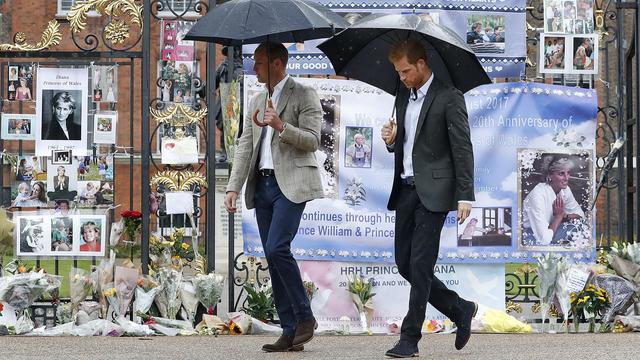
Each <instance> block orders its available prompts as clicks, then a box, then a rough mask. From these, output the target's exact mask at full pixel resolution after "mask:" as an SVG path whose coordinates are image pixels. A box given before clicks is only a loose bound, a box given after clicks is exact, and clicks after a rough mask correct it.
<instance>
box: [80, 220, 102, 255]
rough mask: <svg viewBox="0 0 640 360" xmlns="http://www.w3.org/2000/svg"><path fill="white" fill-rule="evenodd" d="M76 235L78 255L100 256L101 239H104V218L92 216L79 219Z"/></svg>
mask: <svg viewBox="0 0 640 360" xmlns="http://www.w3.org/2000/svg"><path fill="white" fill-rule="evenodd" d="M79 224H80V228H79V229H78V234H79V238H80V248H79V249H80V254H81V255H85V254H86V255H88V256H90V255H95V254H97V253H99V254H102V250H103V249H102V239H104V238H105V229H104V224H105V217H104V216H102V217H99V216H97V217H96V216H92V217H87V218H80V221H79Z"/></svg>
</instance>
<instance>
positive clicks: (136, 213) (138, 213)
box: [131, 211, 142, 218]
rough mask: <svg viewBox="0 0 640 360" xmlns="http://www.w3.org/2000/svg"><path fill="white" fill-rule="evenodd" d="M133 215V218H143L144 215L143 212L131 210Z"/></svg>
mask: <svg viewBox="0 0 640 360" xmlns="http://www.w3.org/2000/svg"><path fill="white" fill-rule="evenodd" d="M131 217H132V218H141V217H142V213H141V212H140V211H132V212H131Z"/></svg>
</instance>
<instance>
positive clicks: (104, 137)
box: [93, 112, 118, 144]
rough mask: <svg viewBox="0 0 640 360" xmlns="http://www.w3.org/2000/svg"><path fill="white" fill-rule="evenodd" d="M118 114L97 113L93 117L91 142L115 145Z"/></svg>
mask: <svg viewBox="0 0 640 360" xmlns="http://www.w3.org/2000/svg"><path fill="white" fill-rule="evenodd" d="M117 123H118V113H116V112H109V113H107V112H99V113H96V114H95V115H94V116H93V142H94V143H96V144H115V143H116V125H117Z"/></svg>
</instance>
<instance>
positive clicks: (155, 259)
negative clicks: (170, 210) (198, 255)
mask: <svg viewBox="0 0 640 360" xmlns="http://www.w3.org/2000/svg"><path fill="white" fill-rule="evenodd" d="M149 245H150V248H149V253H150V255H151V260H152V261H151V268H152V269H154V270H157V269H159V268H160V267H162V266H163V265H170V266H171V267H173V268H174V269H178V270H179V269H182V267H183V266H184V265H187V264H188V263H190V262H191V261H193V259H194V257H195V253H194V250H193V247H192V246H191V245H190V244H189V243H188V242H186V241H185V237H184V229H176V230H175V231H174V232H173V233H172V234H171V235H170V236H169V237H168V238H167V239H165V238H164V237H163V236H160V235H153V236H152V237H151V239H150V240H149ZM167 257H169V260H168V261H167Z"/></svg>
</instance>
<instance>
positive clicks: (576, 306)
mask: <svg viewBox="0 0 640 360" xmlns="http://www.w3.org/2000/svg"><path fill="white" fill-rule="evenodd" d="M569 299H570V301H571V313H572V314H573V317H574V321H575V322H576V324H577V323H578V322H579V321H580V320H581V319H585V320H588V321H589V324H590V328H589V330H590V331H593V324H594V323H595V318H596V317H597V316H598V315H601V314H602V313H603V312H604V310H606V309H607V308H608V307H609V306H610V305H611V300H610V298H609V294H608V293H607V291H606V290H604V289H603V288H600V287H597V286H595V285H593V284H589V285H587V286H586V287H585V288H584V289H583V290H582V291H580V292H579V293H575V292H572V293H571V295H569Z"/></svg>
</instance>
